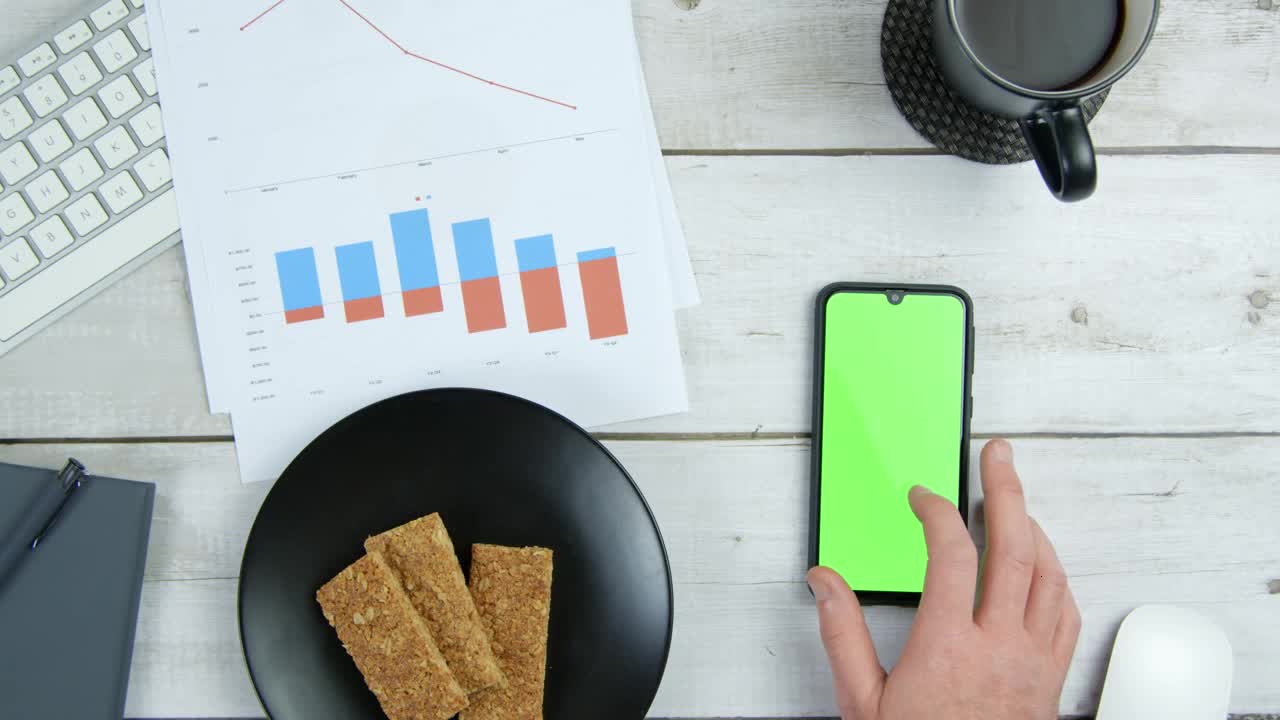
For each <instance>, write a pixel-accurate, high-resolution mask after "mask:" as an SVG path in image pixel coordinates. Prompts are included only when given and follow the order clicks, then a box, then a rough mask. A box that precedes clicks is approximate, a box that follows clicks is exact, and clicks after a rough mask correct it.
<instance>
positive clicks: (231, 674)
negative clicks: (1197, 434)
mask: <svg viewBox="0 0 1280 720" xmlns="http://www.w3.org/2000/svg"><path fill="white" fill-rule="evenodd" d="M609 447H610V449H611V450H612V451H613V452H615V453H616V454H617V455H618V457H619V458H620V459H621V460H622V462H623V463H624V464H626V465H627V466H628V467H629V468H630V470H631V472H632V473H633V475H634V476H635V477H636V480H637V482H638V483H639V484H640V486H641V488H642V489H643V491H644V493H645V495H646V497H647V498H648V500H649V502H650V504H651V506H652V507H653V509H654V512H655V514H656V516H657V517H658V520H659V522H660V524H661V526H662V529H663V532H664V535H665V538H666V541H667V546H668V550H669V553H670V556H671V563H672V571H673V575H674V579H675V583H676V600H677V622H676V635H675V640H674V645H673V650H672V655H671V661H670V665H669V667H668V670H667V673H666V678H665V681H664V684H663V687H662V690H661V692H660V694H659V696H658V699H657V701H656V703H655V705H654V708H653V714H654V715H655V716H659V717H735V716H752V717H761V716H765V717H795V716H801V715H826V716H829V715H831V714H833V707H832V701H831V695H830V687H829V680H828V678H827V671H826V669H825V665H824V663H825V660H824V658H823V656H822V653H821V649H820V647H819V644H818V642H817V639H816V636H815V634H814V622H815V621H814V616H813V610H812V607H811V602H812V601H811V599H810V598H809V595H808V592H807V591H806V589H805V588H804V585H803V583H802V580H801V578H802V577H803V573H804V570H805V547H804V543H805V535H806V531H805V528H806V527H807V522H808V521H807V517H806V506H807V505H806V503H807V500H806V498H807V495H808V484H807V479H806V473H807V458H808V446H807V443H803V442H776V441H767V442H766V441H759V442H617V443H610V444H609ZM975 449H976V446H975ZM1017 453H1018V459H1019V464H1020V467H1021V469H1022V472H1023V476H1024V479H1025V482H1026V484H1027V488H1028V494H1029V497H1030V505H1031V509H1032V512H1033V513H1034V514H1035V515H1036V516H1037V518H1038V519H1039V520H1040V522H1041V523H1042V524H1043V525H1044V527H1045V528H1046V530H1047V532H1049V534H1050V535H1051V536H1052V537H1053V538H1054V540H1055V542H1056V544H1057V546H1058V549H1059V553H1060V554H1061V556H1062V559H1063V562H1064V564H1065V565H1066V567H1067V569H1068V572H1069V573H1070V574H1071V575H1072V578H1073V580H1072V582H1073V586H1074V589H1075V592H1076V594H1077V596H1078V598H1079V601H1080V604H1081V607H1082V608H1083V612H1084V616H1085V633H1084V636H1083V639H1082V642H1081V646H1080V652H1079V654H1078V656H1077V659H1076V663H1075V667H1074V669H1073V672H1072V674H1071V676H1070V679H1069V681H1068V683H1067V688H1066V693H1065V695H1064V698H1063V704H1062V712H1063V713H1064V714H1071V715H1079V714H1086V713H1089V712H1092V710H1093V709H1094V708H1095V706H1096V702H1097V694H1098V691H1099V688H1100V687H1101V679H1102V675H1103V672H1104V668H1105V664H1106V659H1107V656H1108V652H1109V643H1110V642H1111V640H1112V639H1113V637H1114V633H1115V630H1116V628H1117V627H1118V624H1119V622H1120V620H1121V619H1122V618H1123V616H1124V615H1125V614H1126V613H1127V612H1128V611H1129V610H1131V609H1132V608H1134V607H1136V606H1137V605H1141V604H1145V603H1171V604H1178V605H1182V606H1186V607H1191V608H1194V609H1197V610H1199V611H1201V612H1204V613H1206V614H1207V615H1209V616H1210V617H1212V618H1213V619H1215V620H1216V621H1217V622H1219V623H1221V624H1222V625H1223V626H1224V628H1225V629H1226V631H1227V633H1228V635H1229V636H1230V638H1231V641H1232V643H1233V645H1234V647H1235V652H1236V680H1235V693H1234V696H1233V700H1232V709H1233V711H1235V712H1242V713H1243V712H1267V711H1270V712H1280V687H1277V686H1276V684H1275V682H1274V678H1275V677H1276V674H1277V672H1280V659H1278V658H1280V656H1277V653H1276V648H1277V647H1280V613H1277V612H1276V603H1277V602H1278V601H1280V596H1278V595H1277V594H1276V593H1277V592H1278V590H1277V587H1276V585H1275V582H1276V581H1278V580H1280V524H1277V523H1276V522H1275V521H1274V519H1275V517H1276V516H1277V514H1280V496H1277V495H1276V494H1275V493H1274V492H1273V490H1274V488H1273V486H1274V474H1275V470H1274V468H1275V467H1276V466H1277V464H1278V463H1280V441H1277V440H1273V439H1268V440H1259V439H1256V438H1234V439H1185V438H1184V439H1093V440H1068V439H1048V440H1026V441H1020V442H1018V443H1017ZM68 454H74V455H76V456H77V457H80V459H82V460H84V461H85V462H86V463H88V464H89V465H90V467H92V468H95V469H97V470H99V471H100V472H103V473H109V474H118V475H124V476H129V477H134V478H138V479H144V480H152V481H155V482H157V483H158V484H159V492H158V497H157V503H156V517H155V524H154V526H153V531H152V532H153V541H152V553H151V557H150V558H149V562H148V571H147V577H148V582H147V585H146V591H145V592H144V603H143V611H142V619H141V621H140V622H141V624H140V630H139V641H138V642H139V649H138V651H137V653H136V658H135V664H134V671H133V685H132V686H131V693H130V699H129V715H130V716H131V717H132V716H138V717H143V716H160V717H164V716H191V715H195V716H218V717H244V716H254V715H256V714H257V712H258V711H257V710H256V706H255V703H256V700H255V699H254V696H253V693H252V689H251V688H250V686H249V684H248V680H247V678H246V676H245V674H244V669H243V664H242V662H241V659H240V647H239V640H238V637H237V633H236V625H235V622H234V617H235V585H236V581H235V576H236V574H237V572H238V568H239V555H240V552H241V548H242V546H243V542H244V538H245V536H246V534H247V532H248V527H249V525H250V523H251V521H252V516H253V514H254V512H255V511H256V508H257V505H258V502H259V501H260V499H261V497H262V493H263V491H264V490H263V488H262V487H261V486H252V487H244V486H241V485H239V484H238V482H237V480H236V477H235V473H234V469H235V464H234V458H233V457H232V453H231V448H230V446H229V445H228V444H225V443H203V444H158V445H156V444H146V443H138V444H124V445H114V444H102V445H76V446H67V445H20V446H7V447H2V448H0V459H3V460H4V461H7V462H26V463H33V464H38V465H43V466H47V467H55V466H57V465H59V464H60V463H61V461H62V460H63V459H64V458H65V457H66V456H67V455H68ZM975 502H976V498H975ZM974 532H975V533H976V534H978V535H979V536H980V534H981V532H982V527H981V523H980V522H977V523H975V525H974ZM871 622H872V624H873V626H874V627H875V635H876V638H877V641H878V644H879V646H880V648H881V652H882V653H883V655H884V659H885V661H886V662H892V660H893V659H894V658H896V656H897V654H898V653H899V652H900V649H901V647H902V644H903V642H904V641H905V637H906V632H907V628H908V627H909V622H910V612H908V611H902V610H893V609H876V610H873V611H872V613H871Z"/></svg>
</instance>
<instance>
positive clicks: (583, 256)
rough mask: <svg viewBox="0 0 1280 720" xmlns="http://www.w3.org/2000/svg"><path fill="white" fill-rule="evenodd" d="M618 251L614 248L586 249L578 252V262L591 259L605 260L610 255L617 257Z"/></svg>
mask: <svg viewBox="0 0 1280 720" xmlns="http://www.w3.org/2000/svg"><path fill="white" fill-rule="evenodd" d="M617 256H618V251H617V250H616V249H614V248H611V247H607V248H600V249H599V250H588V251H586V252H580V253H578V262H580V263H584V262H591V261H592V260H605V259H608V258H611V257H617Z"/></svg>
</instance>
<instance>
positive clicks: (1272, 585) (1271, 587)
mask: <svg viewBox="0 0 1280 720" xmlns="http://www.w3.org/2000/svg"><path fill="white" fill-rule="evenodd" d="M1267 592H1269V593H1271V594H1272V595H1280V578H1277V579H1275V580H1272V581H1271V582H1268V583H1267Z"/></svg>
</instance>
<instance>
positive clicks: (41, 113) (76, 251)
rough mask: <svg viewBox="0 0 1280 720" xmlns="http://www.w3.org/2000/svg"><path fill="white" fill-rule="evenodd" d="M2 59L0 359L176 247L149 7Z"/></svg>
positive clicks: (71, 26)
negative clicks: (8, 59)
mask: <svg viewBox="0 0 1280 720" xmlns="http://www.w3.org/2000/svg"><path fill="white" fill-rule="evenodd" d="M99 3H100V4H95V5H93V6H91V7H89V8H88V9H87V11H86V14H85V16H84V17H82V18H79V19H74V18H73V19H71V20H69V21H68V22H67V24H66V28H65V29H64V30H62V32H59V33H57V34H56V35H54V36H53V37H52V38H49V39H48V40H47V41H45V42H35V43H32V44H31V47H30V48H28V49H27V52H25V53H23V54H22V55H21V56H20V57H18V58H17V59H16V60H14V61H13V62H11V63H3V62H0V355H3V354H4V353H6V352H8V351H9V350H10V349H12V348H13V347H15V346H16V345H17V344H18V343H20V342H22V341H23V340H25V339H26V338H28V337H30V336H31V335H32V334H34V333H35V332H37V331H38V330H40V329H41V328H43V327H45V326H46V325H48V324H49V323H51V322H53V321H54V320H56V319H57V318H58V317H60V316H61V315H63V314H65V313H66V312H68V311H69V310H71V309H72V308H74V307H75V306H77V305H79V304H80V303H81V302H83V301H84V300H85V299H87V298H88V297H90V296H92V295H93V293H94V292H95V291H97V290H100V289H102V288H103V287H106V286H107V285H109V284H110V283H111V282H114V281H115V280H116V279H118V278H119V277H120V276H122V275H124V274H126V273H128V272H130V271H132V270H133V269H134V268H136V267H137V266H138V265H140V264H142V263H143V262H145V261H146V260H148V259H150V258H151V257H152V256H153V255H155V254H157V253H159V252H160V251H161V250H163V249H164V248H167V247H169V246H171V245H173V244H175V243H177V242H178V211H177V205H176V203H175V201H174V197H173V194H174V193H173V183H172V181H171V179H170V172H169V158H168V155H167V154H166V150H165V142H164V130H163V127H162V125H161V118H160V105H159V104H158V102H157V99H156V78H155V66H154V64H153V61H152V59H151V42H150V40H149V39H148V37H147V21H146V17H144V13H143V0H110V1H109V2H106V3H101V0H99Z"/></svg>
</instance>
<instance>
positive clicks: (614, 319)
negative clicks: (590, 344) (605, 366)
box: [578, 248, 627, 340]
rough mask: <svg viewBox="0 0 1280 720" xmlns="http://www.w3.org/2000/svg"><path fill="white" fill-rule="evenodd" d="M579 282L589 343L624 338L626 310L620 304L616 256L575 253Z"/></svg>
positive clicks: (609, 252)
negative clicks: (621, 336)
mask: <svg viewBox="0 0 1280 720" xmlns="http://www.w3.org/2000/svg"><path fill="white" fill-rule="evenodd" d="M578 275H579V276H581V278H582V302H583V304H585V305H586V307H587V329H588V334H589V335H590V336H591V339H592V340H602V339H604V338H610V337H617V336H619V335H626V334H627V310H626V307H625V306H624V305H623V302H622V277H621V275H620V274H619V273H618V252H617V250H616V249H614V248H601V249H599V250H589V251H587V252H580V253H578Z"/></svg>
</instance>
